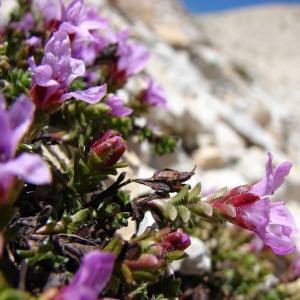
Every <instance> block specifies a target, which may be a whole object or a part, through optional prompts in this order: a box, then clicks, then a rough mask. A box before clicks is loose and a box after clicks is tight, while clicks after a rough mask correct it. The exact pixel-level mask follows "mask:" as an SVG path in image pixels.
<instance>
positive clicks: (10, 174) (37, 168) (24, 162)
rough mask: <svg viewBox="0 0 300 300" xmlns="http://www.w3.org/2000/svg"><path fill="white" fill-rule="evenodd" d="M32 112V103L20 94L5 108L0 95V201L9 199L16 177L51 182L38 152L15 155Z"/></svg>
mask: <svg viewBox="0 0 300 300" xmlns="http://www.w3.org/2000/svg"><path fill="white" fill-rule="evenodd" d="M33 114H34V106H33V103H32V102H31V101H30V100H29V99H28V98H27V97H26V96H23V95H22V96H20V97H19V98H18V99H17V101H16V102H15V103H14V104H13V105H12V106H11V108H10V109H9V110H8V111H6V110H5V105H4V102H3V98H2V97H0V128H1V131H0V203H2V204H3V203H6V202H7V201H8V200H9V196H10V192H11V191H12V188H13V186H14V183H15V180H16V177H20V178H21V179H23V180H24V181H26V182H29V183H32V184H46V183H49V182H50V181H51V173H50V170H49V167H48V166H47V164H46V163H45V162H44V161H43V160H42V159H41V157H40V156H39V155H36V154H28V153H22V154H20V155H19V156H18V157H17V158H14V156H15V153H16V149H17V146H18V144H19V142H20V141H21V139H22V137H23V136H24V134H25V133H26V131H27V130H28V129H29V126H30V125H31V122H32V119H33Z"/></svg>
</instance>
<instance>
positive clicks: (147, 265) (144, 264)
mask: <svg viewBox="0 0 300 300" xmlns="http://www.w3.org/2000/svg"><path fill="white" fill-rule="evenodd" d="M124 262H125V264H126V265H127V267H128V268H129V269H131V270H140V269H152V268H158V267H159V266H160V264H161V262H160V261H159V259H158V258H157V257H156V256H154V255H151V254H142V255H141V256H140V257H139V259H137V260H127V259H126V260H125V261H124Z"/></svg>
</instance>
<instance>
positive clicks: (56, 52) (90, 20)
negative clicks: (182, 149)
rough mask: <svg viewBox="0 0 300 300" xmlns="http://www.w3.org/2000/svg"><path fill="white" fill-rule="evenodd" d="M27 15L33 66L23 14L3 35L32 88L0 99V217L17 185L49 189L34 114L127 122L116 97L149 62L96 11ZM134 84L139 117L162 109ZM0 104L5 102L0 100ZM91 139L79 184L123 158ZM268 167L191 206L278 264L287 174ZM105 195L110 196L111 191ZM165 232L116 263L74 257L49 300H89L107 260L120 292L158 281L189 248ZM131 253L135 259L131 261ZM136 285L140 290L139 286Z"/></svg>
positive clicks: (286, 241) (45, 9)
mask: <svg viewBox="0 0 300 300" xmlns="http://www.w3.org/2000/svg"><path fill="white" fill-rule="evenodd" d="M35 7H36V8H38V11H39V13H40V15H41V16H42V20H43V26H44V30H45V31H46V32H47V35H48V39H47V41H46V44H45V47H44V50H43V57H42V59H39V62H38V63H36V60H38V59H37V57H38V55H37V50H38V49H41V48H42V45H43V40H42V38H41V37H40V36H35V35H31V32H32V31H34V30H33V29H34V28H35V27H36V26H37V21H36V19H35V18H34V16H33V14H32V12H27V13H25V14H24V15H23V16H22V18H21V19H20V20H18V21H16V22H12V23H10V24H9V25H8V26H9V28H10V29H13V30H19V31H21V32H22V33H23V34H24V36H25V37H26V41H25V42H26V45H27V46H28V47H29V48H30V51H31V53H32V54H33V55H32V56H31V57H29V58H28V69H29V70H30V72H31V74H32V80H31V85H30V87H29V89H28V91H27V95H25V94H22V95H19V96H18V98H17V99H16V100H15V101H14V103H13V104H12V105H10V107H9V108H7V102H8V103H9V101H8V100H9V99H5V97H4V96H3V95H2V94H0V129H1V131H0V209H5V208H6V207H8V206H14V205H15V204H16V201H17V200H18V197H19V195H20V193H21V191H22V188H23V187H24V184H23V183H22V182H26V183H28V184H30V185H45V184H50V183H51V182H52V175H51V168H50V166H49V164H47V163H46V162H45V160H44V159H43V157H42V154H41V152H40V154H36V153H35V149H34V147H29V146H30V144H33V141H34V138H36V136H37V135H36V130H37V128H39V127H38V126H37V125H40V124H37V120H36V119H37V116H38V115H39V114H41V113H42V114H46V115H48V116H51V115H53V114H55V113H56V111H57V110H58V109H60V108H61V107H62V106H63V103H65V102H67V100H73V99H74V100H81V101H83V102H85V103H86V105H95V104H98V103H99V102H100V101H101V100H103V101H102V102H103V103H105V105H106V107H107V108H108V109H107V112H108V114H109V116H111V117H118V118H119V117H120V118H121V117H126V116H131V115H133V114H134V109H133V106H132V107H130V106H129V105H128V106H126V105H125V103H124V101H123V99H121V98H120V97H119V96H118V95H117V93H116V92H117V90H118V89H120V88H123V87H124V86H125V84H126V82H127V81H128V79H129V78H130V77H131V76H133V75H136V74H138V73H140V72H141V71H142V70H143V69H144V67H145V65H146V63H147V61H148V59H149V53H148V51H147V50H146V49H145V47H144V46H142V45H140V44H137V43H134V42H131V41H130V40H129V34H128V32H127V31H123V32H119V33H115V32H114V31H113V30H112V29H111V28H110V27H109V24H108V21H107V20H106V19H103V18H101V17H100V16H99V15H98V13H97V9H95V8H94V7H86V6H84V3H83V0H74V1H72V2H71V3H70V4H69V5H68V6H65V4H64V3H63V1H55V0H51V1H46V2H43V1H38V3H36V4H35ZM5 30H6V29H4V30H3V31H4V32H5ZM107 53H109V55H108V56H109V59H108V60H105V59H103V60H102V67H103V68H102V69H101V72H100V70H98V69H97V68H95V67H94V66H95V65H97V64H98V63H99V60H100V61H101V58H102V57H103V56H105V55H107ZM34 56H36V59H35V58H34ZM79 78H81V79H82V81H83V82H84V86H85V87H87V88H85V89H76V88H74V86H73V85H72V84H73V83H75V82H76V80H78V79H79ZM144 78H145V80H146V83H147V87H146V88H145V89H143V90H141V91H139V93H138V94H137V95H136V99H135V100H136V101H138V103H139V104H140V105H142V106H145V107H153V106H158V107H161V108H165V107H166V97H165V94H164V91H163V89H162V87H161V86H160V85H159V84H157V83H155V82H154V81H153V80H152V79H151V78H149V77H144ZM6 98H9V97H7V95H6ZM69 102H70V103H72V101H69ZM43 125H46V124H43ZM93 138H94V140H93V142H92V143H91V145H90V146H89V147H88V151H87V152H88V159H87V160H86V162H85V163H86V164H84V162H83V161H81V166H84V168H86V169H85V170H88V171H85V173H84V174H90V173H91V174H96V175H97V172H98V173H99V172H100V171H101V170H102V169H105V170H109V168H110V167H114V166H116V163H117V162H118V161H119V159H120V158H121V156H122V155H123V153H124V152H125V150H126V142H125V141H124V138H123V137H122V135H121V134H120V133H119V132H118V131H116V130H114V129H113V128H110V129H108V130H105V132H103V133H102V135H101V137H100V138H96V139H95V137H93ZM26 145H29V146H28V147H27V146H26ZM272 159H273V158H272V155H271V154H270V153H269V154H268V159H267V165H266V176H265V177H264V178H263V179H262V180H260V181H259V182H257V183H255V184H252V185H246V186H240V187H236V188H234V189H232V190H230V191H228V192H226V193H224V194H223V195H218V196H216V194H211V195H208V196H205V197H201V198H199V199H198V200H199V203H201V204H204V203H206V204H208V205H209V206H210V207H211V208H212V213H211V214H208V215H210V217H211V219H214V218H215V216H217V215H218V216H222V218H223V219H225V220H227V221H229V222H232V223H234V224H236V225H238V226H240V227H242V228H244V229H247V230H250V231H252V232H254V233H255V234H256V235H257V236H258V237H259V238H260V239H261V240H262V241H263V243H264V244H265V245H266V246H268V247H270V248H271V249H272V250H273V251H274V253H276V254H278V255H285V254H288V253H291V252H293V251H295V241H294V235H295V233H296V232H297V228H296V224H295V221H294V219H293V217H292V215H291V214H290V212H289V211H288V209H287V207H286V206H285V203H284V201H271V200H270V199H269V197H270V196H271V195H272V194H273V193H274V192H275V190H276V189H277V188H278V187H279V186H280V185H281V184H282V183H283V181H284V178H285V177H286V176H287V175H288V173H289V171H290V169H291V167H292V164H291V163H290V162H284V163H282V164H280V165H279V166H277V167H276V168H275V169H273V165H272ZM49 163H50V165H51V162H49ZM95 166H96V167H95ZM90 170H92V171H91V172H90ZM99 170H100V171H99ZM89 172H90V173H89ZM93 172H94V173H93ZM172 174H175V175H176V174H177V173H172ZM98 175H99V174H98ZM101 175H103V174H102V173H101ZM175 175H174V176H175ZM53 176H54V175H53ZM172 176H173V175H172ZM176 176H177V175H176ZM176 176H175V177H176ZM175 177H174V178H172V180H173V181H174V182H175V183H178V182H177V181H178V178H175ZM101 178H102V177H101ZM153 178H154V179H152V183H151V185H152V186H155V188H154V190H155V189H156V190H157V186H159V188H161V189H163V188H166V186H167V188H169V190H168V192H167V194H169V192H173V191H180V189H181V188H182V185H181V184H180V185H179V189H178V190H176V189H173V187H174V184H173V183H172V185H170V187H169V186H168V182H169V181H168V180H169V179H166V178H156V177H153ZM119 183H120V182H118V181H117V184H119ZM70 186H71V185H70ZM110 193H111V195H113V192H112V190H110ZM98 194H99V193H98ZM98 194H96V196H97V195H98ZM108 194H109V193H108ZM160 194H161V191H160V193H158V192H157V193H154V196H153V195H151V197H150V198H151V199H150V198H149V199H150V200H149V199H148V200H149V201H148V200H147V201H148V202H149V204H151V203H157V202H153V199H154V198H153V197H158V198H159V197H160V196H159V195H160ZM164 196H165V194H164ZM141 203H142V202H141ZM143 203H144V202H143ZM97 206H98V205H97ZM99 207H100V206H99ZM145 207H147V206H145ZM127 210H128V208H127ZM72 212H73V211H72ZM84 212H85V211H84ZM156 213H157V211H156ZM132 216H133V217H135V219H136V220H137V221H139V217H137V216H135V215H134V209H133V212H132ZM206 217H207V216H206ZM175 218H176V217H175ZM216 219H217V218H216ZM173 221H174V220H173ZM163 224H164V223H163ZM169 226H171V227H169ZM171 228H172V229H171ZM175 228H177V227H172V222H169V224H168V226H166V227H165V228H164V229H161V230H157V229H155V228H151V230H150V229H149V230H148V232H145V233H144V236H143V237H136V238H133V239H132V241H130V242H129V244H130V246H128V245H127V246H128V249H129V250H128V252H127V254H124V253H123V254H122V255H120V251H119V252H118V251H112V250H111V249H109V248H107V247H106V248H104V247H100V245H97V248H98V249H97V250H93V251H90V252H89V253H88V254H86V255H85V256H84V257H83V259H82V262H81V266H80V267H79V269H78V270H77V272H76V273H75V275H74V276H73V278H72V280H71V282H70V284H69V285H67V286H64V287H62V288H61V289H59V290H55V293H54V294H53V295H52V298H51V299H54V300H62V299H72V298H74V299H80V300H94V299H95V300H96V299H98V296H99V294H101V293H102V292H103V291H104V289H105V287H106V286H107V284H108V282H109V281H110V279H111V277H112V276H113V271H114V268H116V265H117V263H116V262H117V260H119V261H120V263H118V265H121V270H122V271H123V272H124V274H127V277H126V276H125V279H126V280H127V283H129V284H132V283H133V281H134V280H133V278H134V279H135V280H136V281H138V278H139V276H141V274H143V275H144V276H145V274H146V275H147V276H150V275H153V274H155V275H157V276H159V274H161V272H156V271H157V270H160V269H164V270H166V269H167V264H168V263H167V261H168V259H169V260H171V259H170V258H169V256H170V253H173V255H175V254H176V257H177V258H181V257H182V256H183V255H184V253H183V251H184V250H185V249H186V248H187V247H189V245H190V243H191V241H190V238H189V236H188V235H187V234H186V233H185V232H184V231H183V230H182V229H175ZM5 229H6V228H5V226H4V227H3V228H1V230H2V231H3V232H4V231H5ZM52 230H54V229H52ZM40 232H41V231H40ZM3 239H4V235H3V234H1V238H0V247H1V251H0V252H1V253H2V250H3V248H4V242H3ZM112 240H113V238H112ZM139 243H140V244H139ZM99 249H100V250H99ZM132 249H134V250H135V251H133V250H132ZM130 250H131V251H130ZM131 252H134V253H135V254H134V255H132V253H131ZM174 253H175V254H174ZM119 255H120V257H119ZM145 270H146V271H145ZM141 272H144V273H141ZM150 277H151V276H150ZM150 277H147V278H150ZM145 278H146V277H143V279H142V280H146V279H145ZM151 278H152V277H151ZM150 281H153V279H151V280H150Z"/></svg>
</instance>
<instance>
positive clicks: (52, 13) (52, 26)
mask: <svg viewBox="0 0 300 300" xmlns="http://www.w3.org/2000/svg"><path fill="white" fill-rule="evenodd" d="M35 4H36V6H37V8H38V10H39V11H40V12H41V14H42V17H43V21H44V27H45V28H46V29H47V30H50V31H52V30H56V29H57V28H58V26H59V25H60V23H61V18H62V7H61V1H58V0H38V1H36V3H35Z"/></svg>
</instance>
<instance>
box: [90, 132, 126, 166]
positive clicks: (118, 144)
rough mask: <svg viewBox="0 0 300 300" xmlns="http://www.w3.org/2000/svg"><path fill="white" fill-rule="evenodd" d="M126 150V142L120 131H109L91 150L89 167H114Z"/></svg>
mask: <svg viewBox="0 0 300 300" xmlns="http://www.w3.org/2000/svg"><path fill="white" fill-rule="evenodd" d="M125 150H126V142H125V141H124V140H123V138H122V136H121V135H120V133H119V132H118V131H115V130H112V129H110V130H108V131H106V133H105V134H104V135H102V137H101V138H100V139H98V140H96V141H95V142H94V143H93V144H92V146H91V148H90V157H89V165H91V164H92V165H95V164H97V167H99V166H100V167H109V166H112V165H114V164H115V163H116V162H117V161H118V160H119V159H120V157H121V156H122V155H123V153H124V152H125Z"/></svg>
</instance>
